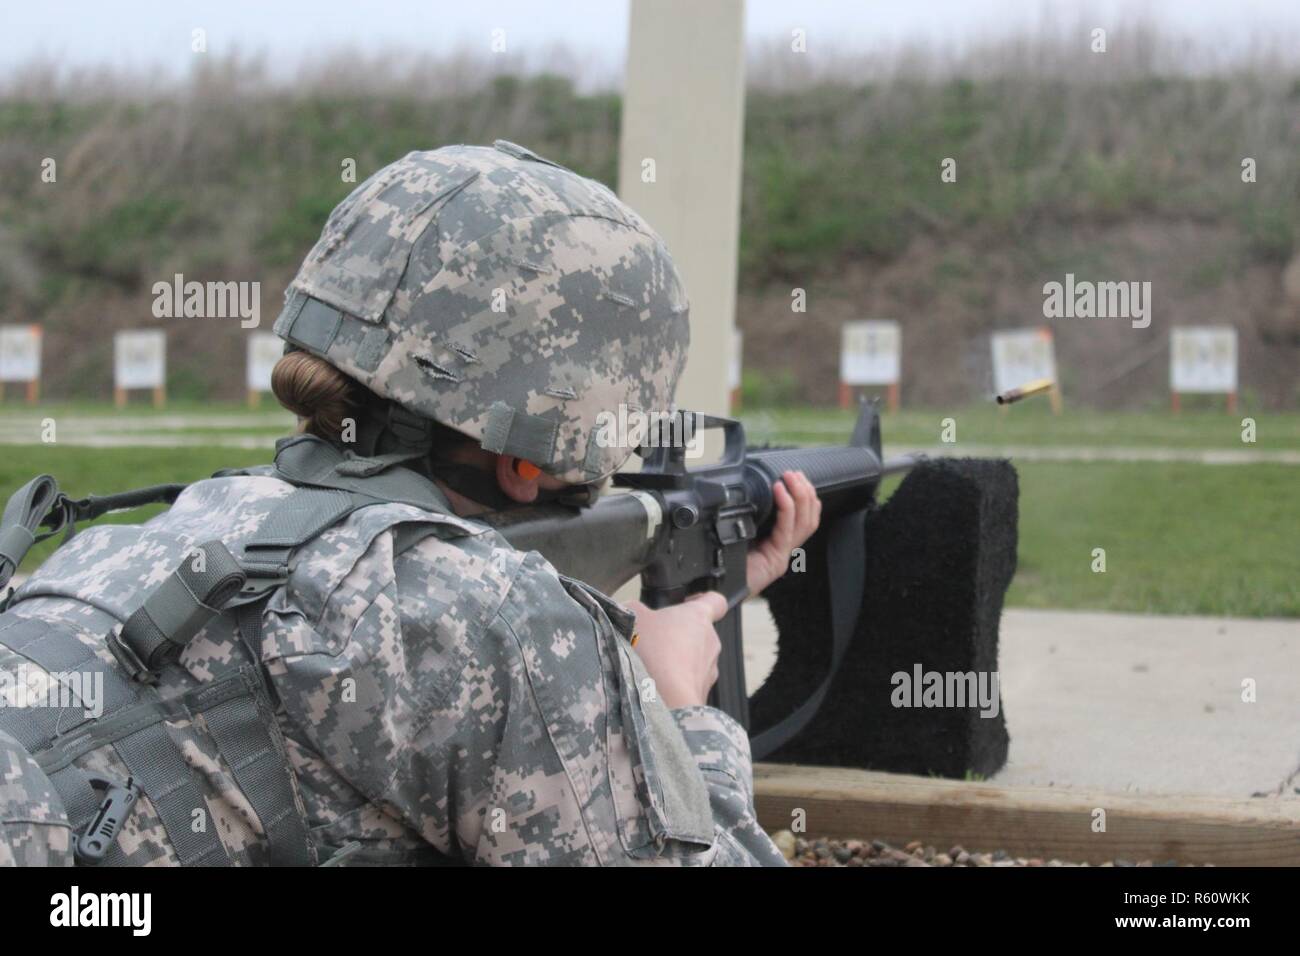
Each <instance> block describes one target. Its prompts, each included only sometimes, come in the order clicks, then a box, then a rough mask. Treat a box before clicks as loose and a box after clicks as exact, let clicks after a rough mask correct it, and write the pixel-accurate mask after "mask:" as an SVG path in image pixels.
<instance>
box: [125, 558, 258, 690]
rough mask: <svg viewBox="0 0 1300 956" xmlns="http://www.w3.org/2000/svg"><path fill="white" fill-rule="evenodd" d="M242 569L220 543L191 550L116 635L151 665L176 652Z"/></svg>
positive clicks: (230, 592)
mask: <svg viewBox="0 0 1300 956" xmlns="http://www.w3.org/2000/svg"><path fill="white" fill-rule="evenodd" d="M244 581H245V575H244V572H243V569H241V568H240V566H239V562H238V561H236V560H235V558H234V555H232V554H231V553H230V552H229V551H228V550H227V549H226V546H225V545H224V544H222V543H221V542H220V541H208V542H206V543H204V544H201V545H198V546H197V547H195V548H194V549H193V550H192V551H190V552H189V553H188V554H187V555H186V556H185V557H184V558H183V559H182V560H181V563H180V564H179V565H178V566H177V568H176V570H174V571H173V572H172V573H171V574H169V575H168V576H167V578H166V579H165V580H164V581H163V582H162V584H160V585H158V587H157V588H155V589H154V590H153V591H152V592H151V593H150V594H149V596H148V597H147V598H145V600H144V603H143V604H141V605H140V607H138V608H136V610H135V611H134V612H133V613H132V614H131V616H130V617H128V618H127V619H126V623H125V624H123V625H122V633H121V636H120V639H121V640H122V642H123V643H124V644H126V645H127V646H128V647H130V649H131V651H132V652H133V653H134V654H135V656H136V657H137V658H138V659H139V660H140V662H141V663H143V664H144V666H145V668H146V669H148V670H150V671H157V670H158V669H160V668H161V667H162V665H163V664H164V662H166V661H167V660H168V659H169V658H170V657H172V656H174V655H176V654H179V653H180V651H181V650H182V649H183V648H184V647H185V645H186V644H188V643H189V642H190V640H191V639H193V637H194V635H196V634H198V632H199V631H201V630H202V629H203V627H204V626H205V625H206V624H207V623H208V621H210V620H212V618H213V617H214V616H215V615H216V614H217V613H218V612H219V609H220V608H221V607H222V606H223V605H224V604H225V603H226V602H227V601H228V600H230V599H231V598H232V597H234V596H235V595H236V594H237V593H238V592H239V589H240V588H241V587H243V586H244Z"/></svg>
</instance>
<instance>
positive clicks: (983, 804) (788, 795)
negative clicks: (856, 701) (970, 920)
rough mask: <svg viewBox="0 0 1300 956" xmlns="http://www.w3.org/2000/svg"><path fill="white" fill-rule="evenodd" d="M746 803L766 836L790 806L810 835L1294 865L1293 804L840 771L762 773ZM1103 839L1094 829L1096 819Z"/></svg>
mask: <svg viewBox="0 0 1300 956" xmlns="http://www.w3.org/2000/svg"><path fill="white" fill-rule="evenodd" d="M754 790H755V794H754V803H755V806H756V808H757V810H758V819H759V823H761V824H762V826H763V827H764V828H765V829H766V830H768V831H769V832H772V831H775V830H782V829H784V830H788V829H790V826H791V821H792V819H793V816H792V814H793V813H794V812H795V810H796V809H802V810H803V811H805V813H806V821H807V824H806V834H807V835H808V836H809V837H828V838H838V839H863V840H872V839H879V840H885V841H886V842H888V843H890V844H893V845H894V846H899V847H901V846H903V845H904V844H906V843H908V842H910V841H912V840H921V841H922V842H924V843H926V844H931V845H933V846H935V847H937V848H938V849H940V850H941V851H942V850H947V849H948V848H949V847H951V846H953V845H956V844H960V845H961V846H963V847H965V848H966V849H967V850H970V851H973V852H977V851H978V852H989V851H993V850H999V849H1001V850H1006V851H1007V853H1009V854H1011V855H1012V856H1018V857H1030V858H1032V857H1037V858H1039V859H1042V860H1048V859H1059V860H1067V861H1074V862H1080V863H1082V862H1088V863H1103V862H1105V861H1107V860H1116V859H1123V860H1130V861H1133V862H1138V861H1140V860H1151V861H1153V862H1155V863H1163V862H1165V861H1169V860H1173V861H1175V862H1178V863H1213V864H1215V865H1217V866H1296V865H1300V800H1285V799H1276V798H1257V799H1248V800H1231V799H1221V798H1213V797H1193V796H1158V795H1136V794H1115V793H1101V792H1098V791H1087V790H1074V789H1065V788H1061V789H1059V790H1057V789H1052V788H1036V787H1002V786H997V785H996V784H991V783H976V782H966V781H961V780H945V779H940V778H930V777H912V776H906V775H903V774H891V773H880V772H875V771H868V770H849V769H844V768H838V767H805V766H798V765H793V764H788V765H783V764H758V765H756V766H755V768H754ZM1098 809H1101V810H1104V811H1105V826H1106V829H1105V831H1104V832H1094V829H1093V828H1094V820H1095V819H1097V814H1096V812H1095V811H1096V810H1098Z"/></svg>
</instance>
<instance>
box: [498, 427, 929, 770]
mask: <svg viewBox="0 0 1300 956" xmlns="http://www.w3.org/2000/svg"><path fill="white" fill-rule="evenodd" d="M662 424H663V425H664V427H661V428H660V429H659V431H658V432H657V434H656V435H655V436H653V437H652V439H651V440H650V442H649V443H648V447H647V446H642V447H641V448H639V449H638V454H639V455H640V457H641V458H642V462H643V464H642V468H641V471H640V472H638V473H625V474H618V475H615V476H614V485H615V486H616V487H620V488H626V489H629V491H628V492H627V493H625V494H617V493H616V494H608V495H604V496H602V497H600V498H599V499H597V500H596V501H595V502H594V503H592V504H590V505H588V506H586V507H577V506H571V505H566V504H547V505H537V506H530V507H526V508H518V509H511V510H509V511H503V512H496V513H493V514H490V515H485V516H483V518H482V520H485V521H487V523H489V524H491V525H493V526H494V527H495V528H497V529H498V530H499V531H500V532H501V534H502V535H504V537H505V538H506V539H507V540H508V541H509V542H510V543H511V544H512V545H514V546H515V547H516V548H518V549H520V550H524V551H539V552H541V554H542V555H543V556H544V557H545V558H546V559H547V560H548V561H550V562H551V564H553V565H554V566H555V567H556V569H557V570H559V571H560V573H562V574H565V575H568V576H569V577H572V578H576V579H578V580H580V581H584V582H586V583H587V584H590V585H591V586H593V587H595V588H597V589H599V590H601V591H604V592H605V593H607V594H609V593H613V592H614V591H615V590H616V589H618V588H619V587H621V586H622V585H623V584H625V583H626V582H628V581H630V580H631V579H632V578H634V577H636V576H637V575H638V574H639V575H640V576H641V600H642V601H643V602H644V603H645V604H646V605H647V606H648V607H652V608H658V607H664V606H666V605H670V604H677V603H679V602H681V601H683V600H685V598H687V597H688V596H689V595H691V594H694V593H696V592H699V591H718V592H720V593H721V594H722V595H723V596H724V597H725V598H726V599H727V607H728V611H727V615H726V616H725V617H724V618H723V619H722V620H721V621H719V622H718V623H717V625H716V627H717V631H718V636H719V637H720V639H721V642H722V653H721V656H720V658H719V660H718V682H717V684H716V686H715V687H714V689H713V693H712V695H711V697H710V701H709V702H710V703H711V704H713V705H714V706H716V707H719V708H721V709H722V710H724V711H726V712H727V713H728V714H730V715H731V716H732V717H734V718H736V720H738V721H739V722H740V723H741V725H742V726H745V727H748V726H749V706H748V701H749V697H748V694H747V692H746V689H745V662H744V653H743V647H742V642H741V624H740V620H741V617H740V615H741V612H740V603H741V602H742V601H743V600H744V599H745V598H746V597H747V596H748V595H749V590H748V587H747V585H746V581H745V573H746V572H745V567H746V557H747V555H748V552H749V547H750V544H751V543H753V542H755V541H757V540H761V539H762V538H764V537H765V536H766V535H767V534H768V533H769V532H770V530H771V528H772V524H773V522H774V520H775V507H774V502H773V497H772V484H773V483H774V482H775V481H776V480H777V479H779V478H780V477H781V475H782V474H784V473H785V472H787V471H802V472H803V473H804V474H805V475H807V477H808V480H809V481H810V482H812V484H813V485H814V486H815V487H816V489H817V495H818V497H819V498H820V499H821V501H822V527H823V528H824V529H825V533H826V537H827V546H828V549H827V560H828V564H829V566H828V568H827V572H828V574H829V577H830V595H831V598H830V599H831V605H832V607H831V620H832V622H833V623H832V630H833V632H834V633H833V634H832V635H831V637H832V655H831V667H830V670H829V672H828V674H827V675H826V678H825V679H824V680H823V682H822V684H821V686H820V687H819V688H818V689H817V690H816V691H815V692H814V693H813V694H812V696H811V697H810V698H809V699H808V700H807V701H806V702H805V703H804V704H802V705H801V706H800V707H799V708H798V709H796V710H795V712H794V713H793V714H791V715H790V716H789V717H787V718H785V719H784V720H782V721H781V722H779V723H778V724H776V725H775V726H773V727H771V728H769V729H767V730H765V731H764V732H763V733H761V734H759V735H758V736H757V737H755V738H753V740H752V741H751V745H752V749H753V752H754V756H755V757H761V756H763V755H764V754H766V753H768V752H770V751H771V750H772V749H774V748H775V747H776V746H779V745H780V744H781V743H783V742H785V741H786V740H788V739H789V738H791V737H793V736H794V734H795V733H797V732H798V730H799V729H800V728H801V727H803V726H804V725H805V724H806V723H807V722H808V721H809V720H811V718H812V716H813V714H814V713H815V712H816V709H817V707H818V705H820V703H821V701H822V698H823V697H824V696H825V694H826V691H827V689H828V688H829V686H830V678H831V676H832V675H833V674H834V672H835V668H836V667H837V666H838V664H839V660H840V658H841V656H842V654H843V652H844V648H845V647H847V645H848V642H849V640H850V638H851V636H852V633H853V630H854V627H855V625H856V622H857V617H858V611H859V608H860V607H861V602H862V583H863V582H862V569H863V566H864V558H865V554H864V550H865V549H864V541H863V537H864V526H863V520H864V518H865V514H866V511H865V509H866V508H867V506H868V505H869V504H870V503H871V502H872V501H873V500H874V498H875V495H876V491H877V489H878V488H879V486H880V480H881V478H882V477H883V476H884V475H885V474H886V473H888V472H890V471H896V470H902V469H905V468H907V467H910V465H911V464H912V463H913V462H912V461H911V459H899V460H897V461H892V462H890V463H888V464H885V463H884V462H883V461H882V459H881V451H880V421H879V418H878V416H877V414H876V410H875V408H874V407H873V406H870V405H865V404H864V405H863V406H862V411H861V413H860V415H859V416H858V421H857V424H856V426H855V427H854V429H853V434H852V437H851V438H850V440H849V443H848V444H847V445H842V446H836V447H826V448H795V449H776V450H764V451H753V452H749V451H747V449H746V445H745V431H744V428H743V426H742V425H741V424H740V422H737V421H733V420H731V419H726V418H715V417H713V416H707V415H698V414H695V413H692V412H679V413H677V415H676V416H675V417H674V418H671V419H668V420H667V421H666V422H665V423H662ZM696 428H706V429H708V428H720V429H722V431H723V438H724V450H723V454H722V458H721V460H720V461H718V462H716V463H714V464H708V465H703V466H700V467H696V468H688V467H687V466H686V451H687V445H688V444H689V443H690V439H691V437H692V436H693V435H694V429H696ZM683 438H685V440H682V439H683Z"/></svg>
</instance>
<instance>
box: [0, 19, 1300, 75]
mask: <svg viewBox="0 0 1300 956" xmlns="http://www.w3.org/2000/svg"><path fill="white" fill-rule="evenodd" d="M701 2H708V0H701ZM0 7H2V8H3V9H2V10H0V18H3V19H2V20H0V69H5V68H8V67H12V66H14V65H18V64H22V63H24V62H27V61H29V60H31V59H33V58H42V59H46V60H51V59H52V60H55V61H57V62H59V63H62V64H64V65H66V66H68V67H71V68H77V67H90V66H101V65H110V66H118V67H130V68H135V69H161V70H163V71H165V72H166V73H168V74H183V73H185V72H186V71H187V70H188V68H189V66H190V64H191V63H192V62H193V56H192V54H191V52H190V35H191V31H192V30H193V29H194V28H195V27H202V28H204V29H205V30H206V31H207V36H208V47H209V52H210V53H221V52H225V51H228V50H238V51H241V52H243V53H255V52H258V53H263V54H265V55H266V56H267V57H268V59H269V62H270V64H271V67H272V69H273V72H274V73H276V74H277V75H280V76H286V75H292V73H293V71H295V70H296V69H297V67H298V66H299V65H300V64H302V63H303V62H304V61H308V60H319V59H320V58H321V57H322V56H324V55H326V54H327V53H328V52H329V51H331V50H338V49H340V48H349V47H350V48H353V49H359V50H361V51H363V52H369V53H378V52H385V51H389V50H393V49H403V50H412V51H427V52H431V53H443V52H451V51H454V50H456V49H470V50H473V49H476V48H477V49H482V50H484V51H486V50H487V48H488V44H489V42H490V37H491V31H492V30H493V29H494V28H503V29H505V30H506V37H507V43H508V46H509V48H510V50H511V52H519V53H525V54H526V53H527V52H528V51H529V50H542V49H544V48H545V47H547V46H551V45H554V44H557V43H559V44H564V45H565V46H567V47H568V48H569V49H570V50H572V51H575V52H576V53H578V54H580V55H581V58H582V60H583V61H584V62H585V63H587V64H588V66H589V68H590V69H591V70H593V71H594V72H595V73H597V74H606V75H609V76H615V77H616V76H617V74H618V72H619V70H620V68H621V64H622V60H623V51H624V48H625V45H626V33H627V0H472V2H465V0H453V2H449V0H274V2H272V0H191V2H187V0H114V2H104V0H45V2H33V0H0ZM1135 13H1140V14H1142V15H1143V16H1144V17H1145V18H1146V19H1147V20H1148V21H1150V22H1152V23H1154V24H1156V25H1157V26H1158V27H1160V28H1161V30H1162V31H1163V30H1165V29H1168V30H1169V31H1170V32H1174V33H1179V34H1184V35H1187V36H1189V37H1191V38H1193V39H1195V40H1197V41H1200V42H1202V43H1207V44H1212V45H1213V46H1215V47H1216V48H1217V49H1219V50H1220V51H1221V52H1224V51H1226V52H1228V53H1231V52H1232V51H1235V50H1245V49H1247V48H1249V47H1250V46H1251V44H1257V43H1259V42H1261V40H1262V41H1264V42H1270V43H1279V42H1284V41H1285V39H1286V38H1290V40H1292V41H1294V40H1295V39H1296V38H1297V37H1300V0H1088V2H1071V0H749V2H748V5H747V14H746V34H747V37H748V39H749V40H750V41H751V42H752V41H756V40H764V39H770V38H778V37H788V36H789V34H790V30H791V29H792V28H793V27H802V28H804V29H806V30H807V33H808V46H809V50H810V52H811V51H812V50H813V49H814V48H815V45H816V44H818V43H820V42H826V43H828V44H836V45H838V46H839V47H840V48H848V49H862V50H864V51H868V50H871V49H881V48H890V47H893V46H898V45H901V44H909V43H912V42H916V41H921V42H928V43H931V44H933V45H935V46H936V47H939V48H942V49H947V50H952V51H959V50H960V49H961V48H962V47H964V46H966V45H967V44H969V43H971V42H973V41H979V40H985V39H990V38H996V37H999V36H1004V35H1008V34H1015V33H1025V32H1031V33H1032V32H1034V31H1035V29H1036V28H1037V27H1038V26H1039V25H1040V24H1042V23H1044V22H1048V23H1053V24H1055V25H1056V26H1057V27H1058V28H1059V27H1060V26H1063V25H1070V26H1073V25H1075V24H1076V23H1077V22H1078V21H1079V19H1080V18H1081V16H1082V17H1083V19H1086V20H1092V21H1096V23H1097V24H1098V25H1101V26H1111V25H1112V24H1113V23H1115V22H1117V21H1122V20H1124V19H1126V18H1131V17H1132V16H1133V15H1134V14H1135ZM1085 14H1086V15H1085ZM1112 28H1113V27H1112ZM683 29H689V27H688V26H686V25H683Z"/></svg>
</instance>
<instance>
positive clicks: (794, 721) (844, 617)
mask: <svg viewBox="0 0 1300 956" xmlns="http://www.w3.org/2000/svg"><path fill="white" fill-rule="evenodd" d="M866 520H867V512H866V509H862V510H860V511H854V512H852V513H850V514H847V515H844V516H843V517H842V518H840V519H839V520H838V521H836V522H835V523H834V524H833V525H831V527H830V528H829V529H828V537H827V541H826V566H827V568H828V569H829V571H830V580H829V585H830V604H831V666H830V667H829V668H827V671H826V676H825V677H824V678H823V679H822V682H821V684H820V685H818V687H817V689H816V690H815V691H813V692H812V694H811V695H810V696H809V697H808V699H807V700H805V701H804V702H803V703H802V704H800V705H799V707H798V709H797V710H795V712H794V713H792V714H790V715H789V716H788V717H786V718H785V719H783V720H781V721H780V722H778V723H776V724H773V725H772V726H771V727H769V728H767V729H766V730H764V731H763V732H762V733H760V734H756V735H754V736H753V737H751V738H750V740H749V749H750V752H751V754H752V755H753V758H754V759H755V760H762V759H763V758H764V757H766V756H767V755H768V754H770V753H772V751H774V750H776V748H778V747H780V746H781V745H782V744H784V743H786V742H787V741H789V740H791V739H792V738H793V737H794V735H795V734H797V733H799V731H801V730H803V729H804V727H806V726H808V724H809V723H811V722H812V719H813V718H814V717H816V716H817V711H818V709H819V708H820V707H821V705H822V701H824V700H825V699H826V695H827V693H829V692H830V689H831V683H832V682H833V681H834V680H835V675H836V674H837V673H839V669H840V663H841V662H842V661H843V660H844V653H845V651H847V650H848V647H849V644H850V643H851V642H852V640H853V632H854V631H855V630H856V628H857V625H858V617H859V615H860V614H861V611H862V595H861V592H860V587H861V578H860V577H859V578H858V581H857V582H856V584H855V582H854V579H853V575H854V573H855V572H856V573H857V574H858V575H859V576H860V575H861V573H862V568H863V566H864V562H865V560H866V554H865V550H866V541H865V536H866Z"/></svg>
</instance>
